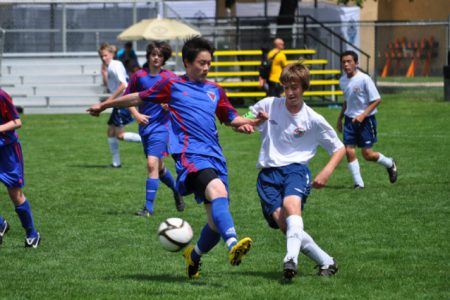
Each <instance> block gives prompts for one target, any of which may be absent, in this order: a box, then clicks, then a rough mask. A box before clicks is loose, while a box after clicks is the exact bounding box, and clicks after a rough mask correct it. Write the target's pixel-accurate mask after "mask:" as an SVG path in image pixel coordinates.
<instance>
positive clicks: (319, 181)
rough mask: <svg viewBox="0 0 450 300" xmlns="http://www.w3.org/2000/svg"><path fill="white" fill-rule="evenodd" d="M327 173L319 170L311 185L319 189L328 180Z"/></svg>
mask: <svg viewBox="0 0 450 300" xmlns="http://www.w3.org/2000/svg"><path fill="white" fill-rule="evenodd" d="M328 177H329V176H328V175H327V174H325V173H324V172H320V173H319V174H318V175H317V176H316V178H314V181H313V183H312V187H313V188H316V189H321V188H323V187H325V186H326V185H327V182H328Z"/></svg>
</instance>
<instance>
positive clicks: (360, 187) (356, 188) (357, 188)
mask: <svg viewBox="0 0 450 300" xmlns="http://www.w3.org/2000/svg"><path fill="white" fill-rule="evenodd" d="M353 189H354V190H363V189H364V187H363V186H360V185H359V184H355V185H354V186H353Z"/></svg>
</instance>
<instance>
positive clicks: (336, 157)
mask: <svg viewBox="0 0 450 300" xmlns="http://www.w3.org/2000/svg"><path fill="white" fill-rule="evenodd" d="M344 156H345V147H341V148H339V149H338V150H336V151H335V152H334V153H333V154H332V155H331V157H330V160H329V161H328V163H327V164H326V165H325V167H324V168H323V169H322V171H320V173H319V174H317V176H316V178H314V181H313V183H312V186H313V187H314V188H317V189H320V188H323V187H324V186H325V185H326V184H327V182H328V178H330V176H331V174H332V173H333V171H334V169H336V167H337V166H338V165H339V163H340V162H341V160H342V158H344Z"/></svg>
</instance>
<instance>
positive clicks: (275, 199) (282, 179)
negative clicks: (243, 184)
mask: <svg viewBox="0 0 450 300" xmlns="http://www.w3.org/2000/svg"><path fill="white" fill-rule="evenodd" d="M256 189H257V191H258V195H259V199H260V202H261V208H262V212H263V215H264V218H266V221H267V223H268V224H269V226H270V227H272V228H275V229H278V228H279V227H278V224H277V223H276V222H275V220H274V219H273V218H272V214H273V212H274V211H275V210H276V209H278V208H279V207H282V206H283V200H284V198H285V197H286V196H292V195H295V196H299V197H300V198H301V199H302V203H301V205H302V210H303V206H304V204H305V203H306V199H307V198H308V195H309V193H310V191H311V172H310V171H309V168H308V167H307V166H306V165H303V164H290V165H287V166H283V167H278V168H265V169H262V170H261V171H260V172H259V174H258V179H257V182H256Z"/></svg>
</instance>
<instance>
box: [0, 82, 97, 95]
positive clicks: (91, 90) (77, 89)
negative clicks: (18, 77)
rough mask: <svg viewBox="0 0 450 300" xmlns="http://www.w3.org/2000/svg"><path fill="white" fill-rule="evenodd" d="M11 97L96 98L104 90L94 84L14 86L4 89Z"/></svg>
mask: <svg viewBox="0 0 450 300" xmlns="http://www.w3.org/2000/svg"><path fill="white" fill-rule="evenodd" d="M4 90H5V91H7V92H8V93H9V94H10V95H11V96H14V95H23V94H24V95H27V96H71V95H79V96H96V95H98V94H104V92H105V88H104V87H103V86H101V85H94V84H39V85H14V86H11V87H5V88H4Z"/></svg>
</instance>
